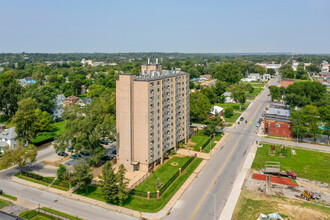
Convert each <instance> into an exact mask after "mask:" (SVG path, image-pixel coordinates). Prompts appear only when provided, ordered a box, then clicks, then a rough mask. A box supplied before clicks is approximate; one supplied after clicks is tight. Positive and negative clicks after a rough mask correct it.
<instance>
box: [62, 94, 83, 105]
mask: <svg viewBox="0 0 330 220" xmlns="http://www.w3.org/2000/svg"><path fill="white" fill-rule="evenodd" d="M79 100H80V99H79V97H77V96H73V95H72V96H69V97H67V98H66V99H65V101H64V106H65V107H72V106H73V105H74V104H76V103H77V102H78V101H79Z"/></svg>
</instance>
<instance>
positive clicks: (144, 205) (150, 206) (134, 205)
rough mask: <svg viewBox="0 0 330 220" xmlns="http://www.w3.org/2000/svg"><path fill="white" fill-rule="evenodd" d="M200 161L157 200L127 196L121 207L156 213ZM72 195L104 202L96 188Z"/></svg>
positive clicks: (185, 171) (199, 159)
mask: <svg viewBox="0 0 330 220" xmlns="http://www.w3.org/2000/svg"><path fill="white" fill-rule="evenodd" d="M202 160H203V159H201V158H196V159H195V160H193V161H192V162H191V164H190V165H189V166H188V167H187V168H186V169H185V170H184V171H183V172H182V174H181V175H180V176H179V177H178V178H177V179H176V180H175V181H174V182H173V183H172V184H171V185H170V187H169V188H168V189H167V190H166V191H165V192H164V193H163V194H162V195H161V196H160V198H159V199H146V198H141V197H137V196H129V198H128V199H127V201H126V202H125V204H123V205H122V206H123V207H126V208H129V209H133V210H137V211H142V212H153V213H154V212H158V211H159V210H161V209H162V208H163V207H164V206H165V205H166V204H167V203H168V201H170V199H171V198H172V197H173V195H174V194H175V193H176V192H177V191H178V190H179V189H180V187H181V186H182V184H183V183H184V182H185V181H186V180H187V179H188V178H189V176H190V175H191V174H192V173H193V172H194V170H195V169H196V168H197V167H198V165H199V164H200V163H201V162H202ZM74 193H76V194H79V195H83V196H87V197H89V198H92V199H96V200H100V201H103V202H105V200H104V198H103V196H102V193H101V190H100V188H98V187H96V186H88V187H82V188H80V189H79V190H77V191H75V192H74Z"/></svg>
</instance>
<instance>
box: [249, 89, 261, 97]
mask: <svg viewBox="0 0 330 220" xmlns="http://www.w3.org/2000/svg"><path fill="white" fill-rule="evenodd" d="M262 90H263V88H254V91H253V93H249V94H247V98H248V99H254V98H255V97H256V96H257V95H258V94H259V93H260V92H261V91H262Z"/></svg>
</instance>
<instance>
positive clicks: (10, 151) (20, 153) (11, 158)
mask: <svg viewBox="0 0 330 220" xmlns="http://www.w3.org/2000/svg"><path fill="white" fill-rule="evenodd" d="M4 152H5V153H4V155H5V157H6V163H7V164H15V165H17V166H19V168H20V172H21V173H22V171H23V167H25V166H26V165H27V164H28V163H32V162H34V161H35V160H36V158H37V153H38V151H37V147H36V146H34V145H33V144H29V145H28V146H25V144H24V142H23V141H19V142H17V144H15V145H14V147H13V148H10V147H9V146H6V147H5V148H4Z"/></svg>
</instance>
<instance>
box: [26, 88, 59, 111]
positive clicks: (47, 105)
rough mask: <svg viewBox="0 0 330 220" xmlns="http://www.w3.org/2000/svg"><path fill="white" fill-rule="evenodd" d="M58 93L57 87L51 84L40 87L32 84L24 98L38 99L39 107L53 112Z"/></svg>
mask: <svg viewBox="0 0 330 220" xmlns="http://www.w3.org/2000/svg"><path fill="white" fill-rule="evenodd" d="M57 94H58V91H57V89H56V88H55V87H53V86H50V85H44V86H39V87H35V86H31V87H29V88H28V89H27V91H26V93H25V94H24V98H29V97H31V98H33V99H35V100H36V101H37V107H38V108H39V109H40V110H41V111H47V112H52V109H53V107H54V104H55V101H54V99H55V97H56V95H57Z"/></svg>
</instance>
